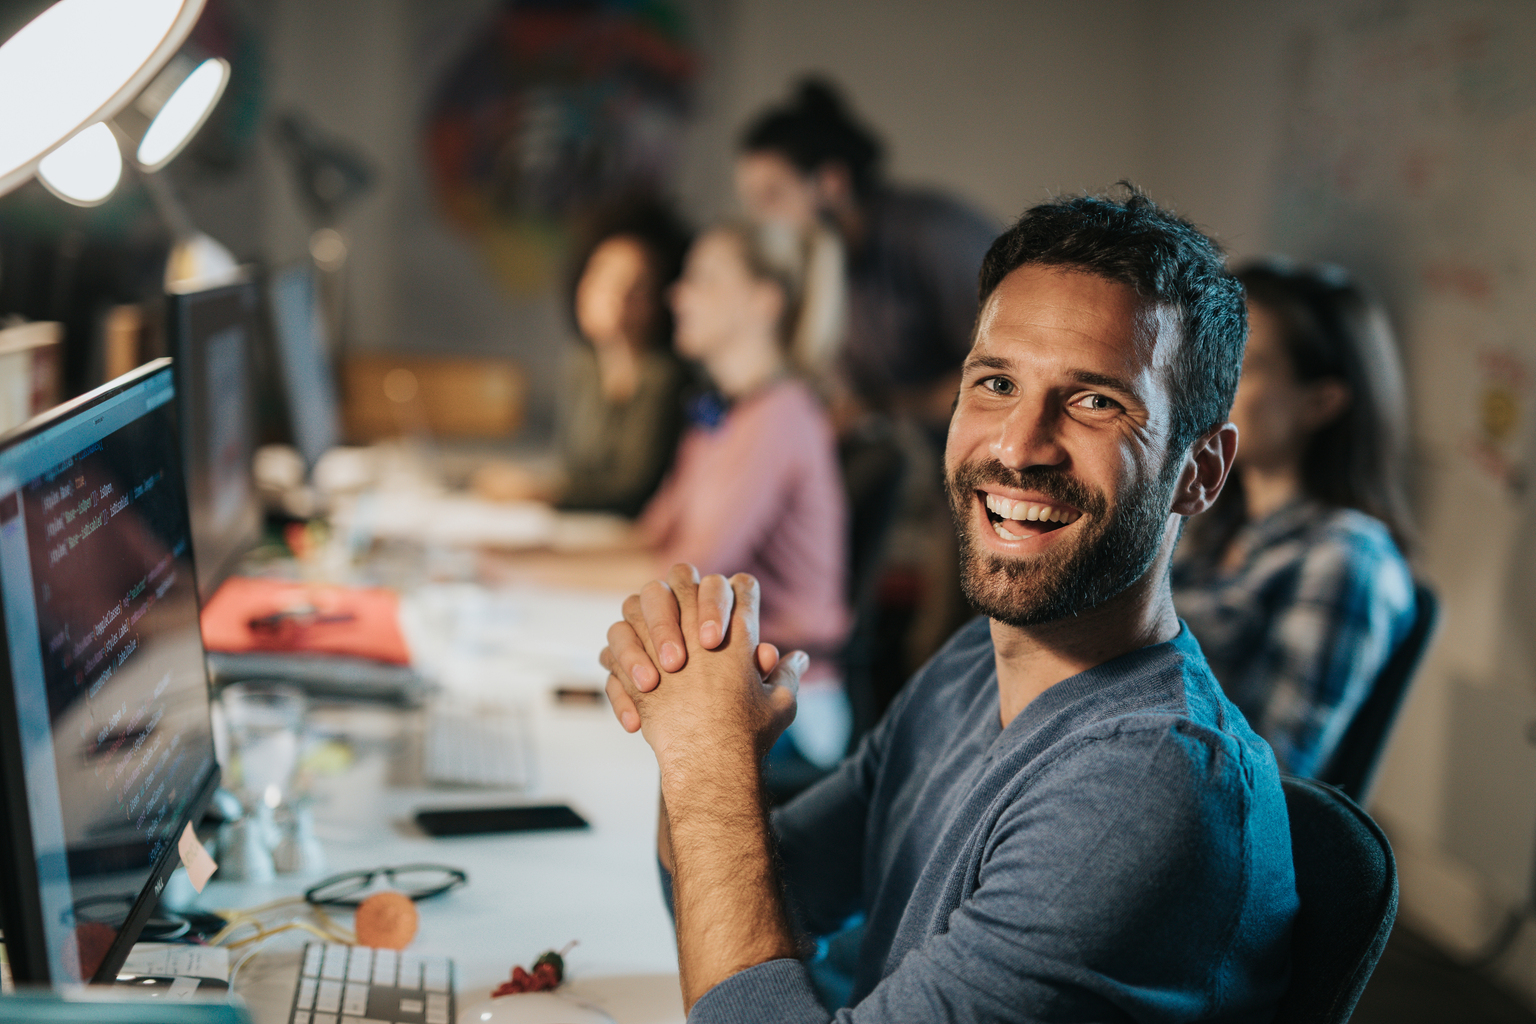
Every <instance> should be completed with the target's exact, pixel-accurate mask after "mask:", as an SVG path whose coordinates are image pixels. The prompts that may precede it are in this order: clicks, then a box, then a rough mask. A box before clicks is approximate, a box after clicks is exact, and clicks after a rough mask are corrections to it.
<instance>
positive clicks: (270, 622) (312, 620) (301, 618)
mask: <svg viewBox="0 0 1536 1024" xmlns="http://www.w3.org/2000/svg"><path fill="white" fill-rule="evenodd" d="M356 618H357V616H355V615H353V614H352V613H351V612H336V613H333V614H329V615H323V614H321V613H320V611H319V610H318V609H315V608H285V609H284V610H282V611H277V612H273V613H272V614H270V615H257V616H255V617H253V618H251V619H249V620H247V621H246V625H247V626H249V627H250V628H251V629H254V630H258V631H263V630H275V629H281V628H282V627H283V626H284V625H286V624H288V623H292V624H293V625H295V626H305V627H307V626H322V625H329V624H331V623H336V622H352V621H354V620H355V619H356Z"/></svg>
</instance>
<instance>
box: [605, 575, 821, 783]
mask: <svg viewBox="0 0 1536 1024" xmlns="http://www.w3.org/2000/svg"><path fill="white" fill-rule="evenodd" d="M759 604H760V595H759V591H758V585H757V580H756V579H755V578H753V577H752V576H749V575H747V574H746V573H738V574H737V575H735V576H732V577H731V578H730V579H726V578H725V577H724V576H720V575H710V576H706V577H704V578H703V579H702V580H700V578H699V573H698V570H696V569H695V568H694V567H693V566H691V565H687V564H682V563H680V564H678V565H674V566H673V567H672V569H671V570H670V571H669V572H668V573H667V577H666V579H665V580H652V581H651V582H650V583H647V584H646V585H645V587H644V588H642V590H641V591H640V593H639V594H632V595H630V597H629V598H627V599H626V600H625V602H624V620H623V621H622V622H616V623H614V624H613V625H612V626H611V627H609V629H608V646H607V647H605V648H603V652H602V654H601V655H600V656H599V659H598V660H599V661H600V662H601V663H602V666H603V668H605V669H607V670H608V682H607V687H606V689H607V693H608V700H609V702H610V703H611V704H612V705H613V713H614V716H615V717H616V718H617V719H618V720H619V724H620V725H621V726H623V727H624V729H625V730H626V731H627V732H635V731H636V730H639V731H640V733H641V734H642V735H643V736H644V737H645V740H646V742H647V743H649V744H650V746H651V749H652V750H653V751H655V753H656V759H657V761H658V762H659V763H660V765H661V768H662V771H663V775H664V776H665V775H666V774H667V773H668V772H670V771H674V770H686V769H688V768H689V767H690V766H693V765H697V764H700V763H703V762H704V761H705V759H707V760H709V761H715V760H721V759H723V760H726V761H732V760H739V758H741V757H750V758H751V759H752V762H753V763H754V764H755V763H757V762H758V761H761V760H762V758H763V756H764V755H765V754H766V753H767V752H768V748H769V747H771V746H773V743H774V741H775V740H777V739H778V738H779V736H780V734H782V733H783V731H784V730H785V729H786V728H788V727H789V724H790V722H792V721H794V718H795V694H796V690H797V689H798V686H799V681H800V676H801V674H802V673H804V671H805V669H806V667H807V666H808V665H809V664H810V659H809V658H808V657H807V656H806V654H805V653H804V652H802V651H795V652H792V653H791V654H789V655H788V656H787V657H784V658H780V657H779V652H778V649H777V648H776V647H774V646H773V645H772V644H766V643H759V642H758V616H759Z"/></svg>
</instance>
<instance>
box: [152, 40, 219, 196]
mask: <svg viewBox="0 0 1536 1024" xmlns="http://www.w3.org/2000/svg"><path fill="white" fill-rule="evenodd" d="M228 82H229V64H228V62H226V61H225V60H223V59H222V58H220V57H210V58H208V59H207V60H205V61H203V62H202V63H201V64H199V65H198V66H197V70H195V71H193V72H192V73H191V74H190V75H188V76H187V78H186V80H185V81H183V82H182V83H181V85H179V86H177V87H176V91H175V92H173V93H171V97H170V99H168V100H166V101H165V105H164V106H163V107H161V108H160V112H159V113H158V114H156V115H155V119H154V120H153V121H151V122H150V124H149V130H148V131H146V132H145V133H144V141H142V142H140V143H139V149H138V152H137V153H136V154H135V156H134V159H136V160H137V161H138V162H139V165H140V166H141V167H143V168H144V169H145V170H146V171H158V170H159V169H160V168H162V167H164V166H165V165H166V164H168V163H170V162H171V158H172V157H174V156H175V155H176V154H177V153H179V152H181V148H182V147H183V146H185V145H186V144H187V141H188V140H189V139H191V138H192V136H193V135H194V134H196V132H197V130H198V129H199V128H201V127H202V126H203V122H204V121H206V120H208V115H209V114H211V113H213V108H214V106H215V105H217V104H218V102H219V97H220V96H222V95H223V94H224V86H225V85H226V84H227V83H228Z"/></svg>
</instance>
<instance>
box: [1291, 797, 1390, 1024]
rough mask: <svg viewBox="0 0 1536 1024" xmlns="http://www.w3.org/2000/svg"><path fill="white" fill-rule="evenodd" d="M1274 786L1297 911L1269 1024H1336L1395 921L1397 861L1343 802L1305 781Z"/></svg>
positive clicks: (1349, 1009)
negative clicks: (1286, 971) (1285, 975)
mask: <svg viewBox="0 0 1536 1024" xmlns="http://www.w3.org/2000/svg"><path fill="white" fill-rule="evenodd" d="M1281 784H1282V785H1283V786H1284V787H1285V808H1286V811H1287V812H1288V813H1289V816H1290V819H1291V856H1292V858H1293V860H1294V862H1295V865H1296V893H1297V895H1298V896H1299V897H1300V899H1301V907H1300V909H1299V910H1298V911H1297V914H1296V923H1295V925H1294V926H1293V928H1292V932H1291V983H1290V986H1289V987H1288V988H1287V989H1286V991H1285V994H1284V995H1283V996H1281V998H1280V1006H1279V1008H1278V1011H1277V1012H1276V1014H1275V1022H1276V1024H1343V1022H1344V1021H1347V1020H1349V1016H1350V1014H1351V1013H1353V1012H1354V1009H1355V1003H1356V1002H1358V1001H1359V999H1360V993H1361V992H1363V991H1365V983H1366V982H1367V981H1369V980H1370V977H1371V971H1373V970H1374V969H1375V968H1376V961H1378V960H1380V959H1381V951H1382V950H1383V949H1384V948H1386V945H1387V935H1388V934H1389V933H1390V932H1391V931H1392V922H1393V920H1394V919H1395V918H1396V917H1397V864H1396V862H1395V861H1394V860H1393V859H1392V847H1391V846H1390V845H1389V844H1388V843H1387V837H1386V836H1385V835H1384V834H1383V833H1382V831H1381V829H1380V828H1379V827H1378V826H1377V825H1376V823H1375V822H1374V821H1372V820H1371V816H1370V815H1368V814H1366V813H1365V812H1364V811H1362V810H1361V809H1360V807H1359V806H1358V805H1357V804H1356V803H1355V802H1354V801H1353V800H1351V799H1349V797H1347V796H1345V795H1344V794H1343V793H1341V792H1339V791H1338V790H1337V789H1334V788H1333V787H1332V786H1328V785H1325V784H1323V783H1321V782H1317V781H1315V780H1312V779H1301V778H1297V777H1295V776H1290V775H1287V776H1284V777H1283V778H1282V779H1281Z"/></svg>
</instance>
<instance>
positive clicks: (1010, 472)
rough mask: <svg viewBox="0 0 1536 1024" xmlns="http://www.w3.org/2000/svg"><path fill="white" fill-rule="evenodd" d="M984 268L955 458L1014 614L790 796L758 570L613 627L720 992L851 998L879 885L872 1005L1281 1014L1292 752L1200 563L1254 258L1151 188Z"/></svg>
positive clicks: (883, 1011) (709, 985) (678, 596)
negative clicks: (1233, 672) (1215, 653)
mask: <svg viewBox="0 0 1536 1024" xmlns="http://www.w3.org/2000/svg"><path fill="white" fill-rule="evenodd" d="M980 293H981V312H980V315H979V317H978V321H977V325H976V332H975V341H974V344H973V346H972V349H971V352H970V355H969V357H968V358H967V360H966V363H965V367H964V374H963V378H962V381H961V386H960V392H959V397H958V400H957V402H956V405H955V413H954V418H953V421H952V423H951V425H950V431H949V441H948V446H947V449H946V454H945V472H946V477H947V482H948V489H949V495H950V501H951V505H952V507H953V510H954V515H955V523H956V528H957V530H958V531H959V534H960V539H961V550H962V582H963V585H964V588H965V592H966V594H967V596H968V597H969V598H970V600H971V602H972V603H973V604H974V605H975V606H976V607H977V608H978V609H979V610H980V611H981V612H983V613H984V617H980V618H978V619H976V620H975V621H974V622H972V623H971V624H970V625H968V626H967V627H965V628H964V629H962V630H961V631H960V632H959V633H958V634H957V635H956V636H955V637H954V638H953V639H952V640H951V641H950V642H949V644H948V645H947V646H946V647H945V648H944V649H943V650H942V651H940V652H939V653H938V654H937V655H936V656H935V657H934V658H933V660H932V661H931V662H929V664H928V665H927V666H925V667H924V668H923V669H922V670H921V671H920V672H919V673H918V674H917V675H916V676H915V677H914V678H913V679H912V681H911V682H910V683H909V684H908V685H907V687H906V688H905V690H904V691H903V693H902V694H901V696H900V697H899V698H898V700H897V702H896V703H895V704H894V705H893V706H892V708H891V710H890V712H889V713H888V714H887V715H886V717H885V718H884V720H882V721H881V723H880V724H879V725H878V726H877V727H876V728H875V729H874V730H873V731H872V732H871V733H870V734H869V735H868V736H867V737H866V738H865V739H864V741H863V742H862V743H861V744H860V745H859V748H858V749H857V750H856V751H855V752H854V753H853V754H852V755H851V756H850V757H849V758H848V759H847V760H846V761H845V762H844V763H843V764H842V765H841V767H840V768H839V769H838V770H837V771H836V772H835V773H834V774H833V775H832V776H831V777H829V778H827V779H826V780H824V781H823V782H821V783H820V784H818V785H817V786H815V787H814V788H812V789H811V790H809V791H808V792H806V793H805V794H803V795H802V796H801V797H800V798H798V799H797V800H795V801H794V802H792V803H790V804H789V805H787V806H786V807H783V808H780V809H778V810H776V811H775V812H774V813H773V814H772V816H771V817H769V816H766V815H765V814H764V813H763V811H762V809H761V808H762V800H761V794H760V792H759V788H758V782H757V764H758V761H759V759H760V758H761V756H762V754H763V753H764V751H766V749H767V747H768V746H769V745H771V744H772V742H773V740H774V738H775V737H776V736H777V735H778V733H779V731H781V730H782V729H783V728H784V726H785V724H786V722H787V721H788V720H789V719H790V718H792V717H793V706H794V699H793V689H794V683H795V679H796V678H797V676H798V673H799V672H800V671H801V670H803V668H804V664H805V660H804V657H803V656H801V655H793V656H791V657H788V658H785V659H783V661H782V662H777V657H778V656H777V652H775V651H773V650H772V649H771V648H766V647H763V648H760V647H759V646H758V645H757V636H756V586H755V584H754V582H753V581H752V580H751V579H750V578H749V577H736V578H733V579H732V580H730V581H726V580H723V579H722V578H720V577H709V578H706V579H705V580H704V581H703V582H702V583H699V582H697V577H696V575H695V574H694V573H693V572H692V570H691V569H690V568H689V567H687V566H680V567H677V568H675V569H674V570H673V572H672V574H671V575H670V577H669V580H668V581H667V583H666V584H661V583H657V584H652V585H650V586H648V587H647V588H646V590H645V592H644V593H642V594H641V595H639V596H637V597H635V598H631V599H630V601H629V602H627V603H626V605H625V620H626V621H625V622H622V623H618V624H616V625H615V626H614V628H613V629H611V630H610V631H609V647H608V649H607V650H606V651H605V652H604V655H603V661H604V664H605V666H607V667H608V668H609V669H610V672H612V675H611V676H610V678H609V684H608V691H609V695H610V698H611V699H612V701H613V704H614V710H615V713H616V714H617V715H618V717H619V720H620V722H621V723H622V724H623V725H624V727H625V728H626V729H629V730H631V731H634V730H635V729H639V730H641V731H642V732H643V734H644V736H645V739H646V740H647V742H649V743H650V744H651V746H652V747H653V749H654V750H655V753H656V757H657V760H658V762H659V764H660V766H661V780H662V808H663V812H662V821H661V828H660V830H659V839H658V845H659V852H660V855H661V859H662V864H663V866H664V867H665V868H666V869H667V870H668V872H669V873H670V874H671V877H672V880H673V886H674V909H675V912H676V917H677V930H678V952H679V964H680V968H681V973H682V983H683V995H684V1000H685V1002H686V1003H687V1004H688V1006H689V1007H690V1020H698V1021H716V1020H718V1021H738V1022H739V1021H756V1020H761V1021H806V1022H810V1021H825V1020H827V1019H828V1016H829V1012H828V1011H827V1010H825V1009H823V1008H822V1006H821V1004H820V1003H819V1002H818V999H817V997H816V994H815V992H814V990H813V987H812V985H811V982H810V978H809V975H808V972H807V969H806V967H805V966H804V965H803V964H802V962H801V960H800V959H798V955H799V952H800V950H801V945H800V939H799V936H801V935H806V934H809V935H817V934H826V933H829V932H831V931H834V930H836V929H837V928H838V927H840V926H841V925H842V924H843V923H844V922H846V921H847V920H848V919H849V918H850V917H852V916H853V915H857V914H862V915H863V916H864V918H865V929H864V938H863V943H862V947H861V950H860V960H859V969H858V975H857V978H856V980H855V986H854V990H853V995H852V999H851V1001H850V1005H849V1006H847V1007H845V1008H843V1009H841V1010H839V1011H837V1019H838V1020H847V1021H950V1020H965V1021H980V1020H985V1021H1108V1020H1124V1021H1158V1022H1163V1021H1168V1022H1172V1021H1256V1022H1257V1021H1267V1020H1269V1019H1271V1017H1272V1016H1273V1014H1274V1010H1275V1006H1276V1002H1277V1000H1278V998H1279V996H1280V993H1281V992H1282V990H1283V988H1284V985H1285V982H1286V978H1287V974H1288V963H1289V952H1288V950H1289V935H1290V926H1291V921H1292V919H1293V917H1294V915H1295V911H1296V905H1297V901H1296V892H1295V883H1294V877H1293V874H1292V867H1291V856H1290V839H1289V829H1288V826H1287V820H1286V811H1285V802H1284V797H1283V795H1282V792H1281V788H1280V782H1279V774H1278V771H1277V769H1276V767H1275V762H1274V758H1273V756H1272V755H1271V753H1270V751H1269V748H1268V747H1267V746H1266V745H1265V743H1264V742H1263V741H1262V740H1261V739H1259V738H1258V736H1256V735H1255V734H1254V732H1253V731H1252V730H1251V729H1250V728H1249V727H1248V724H1247V723H1246V722H1245V721H1244V720H1243V717H1242V715H1241V714H1239V713H1238V712H1237V710H1236V709H1235V708H1234V707H1233V706H1232V704H1231V703H1229V702H1228V701H1227V700H1226V698H1225V697H1223V696H1222V693H1221V690H1220V688H1219V687H1218V686H1217V684H1216V682H1215V680H1214V679H1213V677H1212V676H1211V673H1210V671H1209V669H1208V668H1207V667H1206V664H1205V659H1204V657H1203V656H1202V655H1201V653H1200V648H1199V645H1198V644H1196V642H1195V641H1194V640H1193V639H1192V638H1191V636H1190V634H1189V632H1188V630H1187V629H1184V628H1183V627H1182V625H1181V624H1180V622H1179V620H1178V618H1177V617H1176V616H1175V614H1174V611H1173V603H1172V599H1171V596H1170V592H1169V585H1168V568H1169V562H1170V559H1171V556H1172V554H1173V549H1174V545H1175V544H1176V543H1177V541H1178V538H1179V533H1180V530H1181V529H1182V526H1183V522H1184V519H1185V518H1186V517H1188V516H1191V515H1196V514H1198V513H1200V512H1202V511H1204V510H1205V509H1206V508H1208V507H1209V506H1210V504H1211V503H1212V502H1213V501H1214V500H1215V498H1216V496H1217V494H1218V493H1219V492H1220V490H1221V486H1222V484H1223V482H1224V481H1225V479H1226V475H1227V472H1228V469H1229V468H1230V466H1231V463H1232V457H1233V454H1234V452H1235V451H1236V446H1237V432H1236V430H1235V428H1234V427H1233V426H1232V425H1231V424H1230V423H1228V422H1227V412H1228V409H1229V408H1230V405H1231V402H1232V395H1233V392H1234V390H1235V389H1236V385H1237V376H1238V372H1239V367H1240V366H1241V363H1242V352H1243V342H1244V337H1245V334H1246V321H1245V316H1244V307H1243V296H1242V289H1241V287H1240V286H1239V285H1238V284H1237V283H1236V282H1235V281H1234V280H1233V279H1232V278H1231V277H1230V276H1229V275H1228V274H1227V273H1226V271H1225V269H1224V268H1223V263H1222V258H1221V253H1220V251H1219V250H1218V249H1217V248H1216V246H1215V245H1214V244H1213V243H1212V242H1211V241H1210V240H1209V239H1207V238H1206V237H1204V236H1203V235H1201V234H1200V233H1199V232H1198V231H1196V230H1195V229H1194V228H1193V227H1192V226H1190V225H1189V224H1188V223H1187V222H1185V221H1183V220H1180V219H1178V218H1177V217H1174V216H1172V215H1171V214H1169V213H1167V212H1165V211H1162V210H1160V209H1158V208H1157V207H1156V206H1155V205H1154V204H1153V203H1152V202H1151V201H1150V200H1148V199H1146V198H1145V197H1144V196H1142V195H1141V194H1139V193H1136V192H1134V191H1131V192H1129V193H1128V194H1127V195H1124V196H1123V197H1120V198H1104V197H1078V198H1072V199H1065V200H1060V201H1057V202H1053V203H1047V204H1044V205H1041V206H1037V207H1035V208H1033V209H1031V210H1029V211H1028V212H1027V213H1025V214H1024V216H1023V217H1022V218H1021V219H1020V220H1019V222H1018V223H1017V224H1016V225H1014V227H1012V228H1011V229H1010V230H1009V231H1008V232H1006V233H1005V234H1004V235H1003V236H1002V237H1001V238H999V239H998V240H997V241H996V243H994V244H993V246H992V249H991V251H990V252H989V253H988V255H987V258H986V262H985V263H984V265H983V267H982V272H981V288H980ZM657 666H660V670H659V671H658V668H657ZM765 673H766V677H765Z"/></svg>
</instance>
